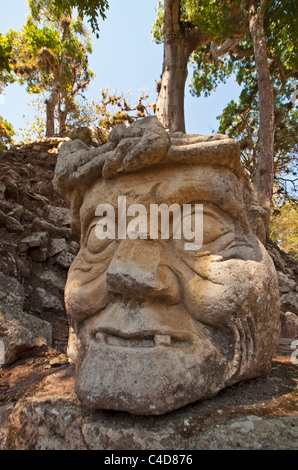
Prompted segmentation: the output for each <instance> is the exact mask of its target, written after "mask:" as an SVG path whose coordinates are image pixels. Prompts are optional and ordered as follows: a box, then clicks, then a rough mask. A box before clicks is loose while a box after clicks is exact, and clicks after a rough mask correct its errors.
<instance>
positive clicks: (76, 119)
mask: <svg viewBox="0 0 298 470" xmlns="http://www.w3.org/2000/svg"><path fill="white" fill-rule="evenodd" d="M148 98H149V95H147V94H146V93H145V92H142V93H141V95H140V96H139V97H138V98H137V100H136V103H135V104H134V105H132V104H131V103H130V100H129V96H126V95H125V94H124V92H116V91H113V90H110V89H108V88H107V89H105V90H102V91H101V96H100V99H99V100H92V101H91V102H89V103H84V102H80V103H79V105H78V107H77V109H76V110H75V111H74V112H73V113H72V114H71V115H70V119H69V121H68V123H67V127H68V129H71V128H73V127H84V126H90V125H92V126H97V127H100V128H102V129H106V130H107V131H109V130H111V129H112V128H113V127H115V126H117V125H118V124H124V125H129V124H132V123H133V122H134V121H136V120H137V119H140V118H144V117H145V116H148V115H149V114H151V113H152V110H153V109H154V108H155V104H149V103H148V102H147V100H148Z"/></svg>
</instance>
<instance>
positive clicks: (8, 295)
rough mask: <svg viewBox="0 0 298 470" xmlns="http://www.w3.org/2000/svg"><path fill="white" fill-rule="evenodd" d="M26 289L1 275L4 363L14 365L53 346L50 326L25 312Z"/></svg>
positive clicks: (0, 327)
mask: <svg viewBox="0 0 298 470" xmlns="http://www.w3.org/2000/svg"><path fill="white" fill-rule="evenodd" d="M24 295H25V293H24V289H23V287H22V286H21V284H20V283H19V282H18V281H17V280H16V279H13V278H9V277H7V276H4V275H3V274H2V273H0V340H1V344H2V345H3V355H4V357H3V358H2V359H3V360H2V362H3V363H4V364H12V363H13V362H15V361H16V360H17V359H19V358H20V357H23V356H24V355H28V354H30V353H33V352H35V353H37V352H41V351H46V350H47V348H48V347H50V346H51V345H52V326H51V324H50V323H48V322H46V321H44V320H41V319H39V318H36V317H34V316H32V315H29V314H27V313H25V312H23V303H24Z"/></svg>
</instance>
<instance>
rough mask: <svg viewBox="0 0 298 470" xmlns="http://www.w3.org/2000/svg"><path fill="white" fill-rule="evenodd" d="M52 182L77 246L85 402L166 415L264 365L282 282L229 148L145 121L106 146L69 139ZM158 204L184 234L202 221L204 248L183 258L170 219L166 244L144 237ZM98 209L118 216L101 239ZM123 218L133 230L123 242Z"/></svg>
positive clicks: (73, 338)
mask: <svg viewBox="0 0 298 470" xmlns="http://www.w3.org/2000/svg"><path fill="white" fill-rule="evenodd" d="M54 186H55V188H56V190H57V191H58V192H60V193H61V194H62V195H63V196H64V197H65V198H66V200H67V201H68V202H69V204H70V207H71V210H72V215H73V227H74V229H75V230H77V231H78V233H80V237H81V248H80V251H79V253H78V255H77V257H76V259H75V260H74V262H73V264H72V266H71V268H70V270H69V274H68V281H67V284H66V289H65V304H66V309H67V312H68V316H69V320H70V340H69V348H68V353H69V358H70V361H71V362H73V363H74V364H75V366H76V391H77V395H78V397H79V399H80V400H81V401H82V403H83V404H85V405H86V406H87V407H90V408H94V409H113V410H122V411H128V412H131V413H135V414H161V413H165V412H168V411H171V410H174V409H177V408H180V407H182V406H184V405H186V404H189V403H192V402H195V401H197V400H201V399H204V398H207V397H210V396H212V395H214V394H216V393H217V392H218V391H219V390H221V389H222V388H224V387H226V386H228V385H231V384H234V383H236V382H238V381H240V380H243V379H247V378H252V377H256V376H258V375H260V374H262V373H263V372H265V371H267V370H268V366H270V363H271V359H272V356H273V353H274V351H275V348H276V345H277V343H278V340H279V293H278V284H277V277H276V273H275V269H274V266H273V263H272V261H271V258H270V257H269V255H268V254H267V252H266V250H265V248H264V246H263V244H262V242H261V240H260V238H261V239H262V236H263V231H262V216H263V214H262V208H261V207H260V206H259V205H258V204H257V202H256V199H255V197H254V193H253V191H252V189H251V187H250V186H249V183H248V181H247V179H246V177H245V174H244V172H243V169H242V167H241V164H240V159H239V149H238V144H237V142H235V141H234V140H231V139H229V138H227V137H226V136H222V135H212V136H200V135H192V136H190V135H184V134H179V133H175V134H168V133H167V132H166V131H165V130H164V129H163V127H162V126H161V124H160V123H159V121H158V120H157V118H155V117H151V118H146V119H144V120H141V121H137V122H136V123H134V124H132V125H131V126H130V127H129V128H125V127H124V126H119V127H117V128H116V129H114V130H113V131H112V132H111V134H110V136H109V140H108V142H107V143H106V144H105V145H103V146H102V147H100V148H94V149H89V148H88V147H86V146H85V145H84V144H83V143H82V142H81V141H74V142H70V143H65V144H63V146H62V148H61V151H60V154H59V158H58V162H57V166H56V172H55V180H54ZM123 202H125V204H126V205H125V206H123ZM119 203H121V204H122V205H121V204H120V206H119ZM162 204H164V206H163V207H171V206H172V205H173V204H174V206H172V208H176V209H177V210H178V214H179V216H178V219H179V217H181V219H183V221H181V223H180V225H179V223H178V226H179V227H180V228H181V226H182V222H183V224H185V226H186V225H187V223H188V227H189V230H191V233H193V234H194V233H198V227H195V226H194V225H195V223H196V221H199V222H201V224H202V226H201V227H200V228H201V230H202V232H201V233H202V239H201V240H199V239H198V240H195V241H197V242H198V243H197V244H194V245H193V247H192V246H191V244H189V245H187V246H188V249H186V242H189V238H187V237H186V236H185V232H183V231H180V232H179V233H180V234H181V236H180V237H177V236H176V237H175V236H174V229H176V228H177V220H178V219H177V218H176V222H175V223H176V226H175V224H174V222H173V220H174V212H175V211H174V210H173V213H171V211H169V212H168V215H170V216H172V219H171V217H170V219H171V220H172V223H170V225H169V231H168V233H167V236H166V237H163V236H162V234H161V233H160V230H159V229H157V230H155V231H154V230H153V231H152V232H150V229H151V228H152V227H151V226H150V224H151V225H152V224H153V219H152V216H151V213H150V211H151V209H152V208H156V207H157V206H158V207H160V206H161V205H162ZM103 205H105V206H103ZM107 205H108V206H107ZM99 206H100V207H101V209H102V208H106V207H112V208H113V211H112V212H113V217H112V219H111V220H112V222H111V223H112V224H114V228H113V227H112V228H113V229H112V230H111V231H110V232H109V231H108V230H107V233H109V235H107V236H106V237H99V236H98V232H97V229H98V227H99V226H100V225H99V224H100V223H101V222H102V220H103V217H105V216H106V215H107V214H106V213H104V211H103V210H102V211H100V210H98V209H97V208H98V207H99ZM185 207H188V209H189V210H188V211H186V212H185V213H184V212H183V211H182V210H181V211H180V212H179V208H181V209H182V208H185ZM196 207H200V208H202V210H203V212H202V213H201V217H200V218H199V217H198V218H197V219H196V218H195V215H196V214H195V208H196ZM142 211H143V218H142V220H141V219H137V220H136V216H137V214H138V215H140V213H141V212H142ZM144 211H145V215H144ZM146 214H147V216H146ZM175 214H177V212H176V213H175ZM123 217H125V219H124V218H123ZM186 219H187V220H186ZM105 220H107V219H105ZM124 221H125V222H124ZM130 222H131V223H132V225H133V226H134V228H135V229H136V228H137V229H138V230H135V231H132V232H129V230H128V231H127V232H126V233H125V229H126V228H128V225H129V224H130ZM137 222H138V223H137ZM123 223H124V231H123ZM120 225H121V227H120ZM141 225H142V230H141V229H140V226H141ZM119 227H120V228H119ZM155 229H156V227H155ZM152 233H154V234H155V235H154V236H150V235H151V234H152ZM175 233H176V232H175ZM111 234H112V235H111Z"/></svg>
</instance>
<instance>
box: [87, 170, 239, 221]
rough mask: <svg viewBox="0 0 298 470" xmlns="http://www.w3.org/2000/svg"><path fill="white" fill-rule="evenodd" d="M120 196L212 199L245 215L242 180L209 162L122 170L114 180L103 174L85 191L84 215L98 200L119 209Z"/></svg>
mask: <svg viewBox="0 0 298 470" xmlns="http://www.w3.org/2000/svg"><path fill="white" fill-rule="evenodd" d="M118 196H126V200H127V204H129V205H130V204H143V205H145V206H146V207H148V206H149V204H167V205H168V206H170V205H171V204H179V205H182V204H189V203H198V204H199V203H200V204H204V203H205V204H207V203H213V204H214V205H216V206H218V207H219V208H220V209H221V210H223V211H224V212H227V213H229V214H230V215H232V216H233V217H234V218H239V219H246V209H245V204H244V201H243V184H242V182H241V181H240V180H239V179H238V178H237V177H236V176H235V175H234V174H233V172H231V171H229V170H226V169H221V170H218V169H215V168H212V167H208V166H203V167H201V166H191V167H190V166H187V165H182V166H181V165H179V166H169V167H164V168H155V169H147V170H146V171H141V172H136V173H133V174H121V175H119V176H118V177H116V178H113V179H111V180H106V179H104V178H100V179H99V180H98V181H96V182H95V183H93V185H92V186H91V187H90V188H89V189H88V190H87V191H86V193H85V195H84V198H83V203H82V206H81V209H80V218H81V222H83V224H85V223H86V220H84V219H85V218H89V217H92V215H93V217H94V213H95V209H96V207H97V206H98V205H99V204H111V205H112V206H113V207H114V208H115V209H116V210H117V204H118Z"/></svg>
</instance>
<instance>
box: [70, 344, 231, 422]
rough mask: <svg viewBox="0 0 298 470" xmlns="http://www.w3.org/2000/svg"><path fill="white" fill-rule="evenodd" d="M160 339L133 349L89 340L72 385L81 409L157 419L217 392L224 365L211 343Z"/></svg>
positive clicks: (133, 346)
mask: <svg viewBox="0 0 298 470" xmlns="http://www.w3.org/2000/svg"><path fill="white" fill-rule="evenodd" d="M157 336H158V337H157ZM162 336H163V335H161V336H160V335H155V337H154V338H152V339H150V338H148V339H147V340H146V341H147V342H146V341H145V340H144V342H143V343H140V342H139V343H138V344H137V343H136V344H135V345H132V343H130V340H128V342H127V343H126V344H124V343H123V342H122V343H121V344H120V343H119V342H118V344H115V345H111V344H107V342H106V341H103V340H102V338H100V341H92V343H91V345H90V347H89V349H88V351H87V354H86V356H85V359H84V361H83V362H82V364H81V365H80V367H79V370H78V375H77V381H76V392H77V395H78V397H79V399H80V400H81V401H82V402H83V404H84V405H85V406H87V407H88V408H93V409H106V410H121V411H127V412H130V413H133V414H141V415H150V414H162V413H166V412H168V411H171V410H174V409H177V408H180V407H182V406H184V405H186V404H188V403H191V402H194V401H197V400H200V399H202V398H206V397H209V396H212V395H214V394H215V393H217V392H218V390H220V389H221V388H222V383H223V377H224V375H225V370H226V361H225V360H224V358H223V357H222V356H221V354H220V353H219V352H218V351H217V350H216V349H215V348H214V346H212V345H211V343H209V342H207V343H203V342H200V343H198V344H187V343H186V342H185V343H184V342H179V344H175V343H172V344H171V342H170V338H169V337H162ZM108 341H109V340H108ZM112 341H116V342H117V341H118V340H113V339H112ZM138 341H141V340H138ZM207 370H209V373H208V374H206V371H207ZM210 371H212V373H210ZM206 375H207V376H208V379H207V380H206Z"/></svg>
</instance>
